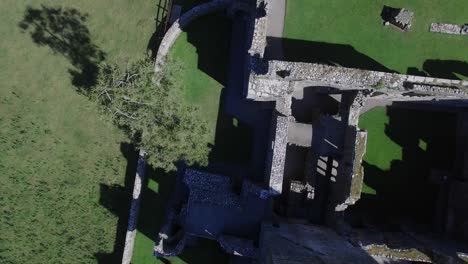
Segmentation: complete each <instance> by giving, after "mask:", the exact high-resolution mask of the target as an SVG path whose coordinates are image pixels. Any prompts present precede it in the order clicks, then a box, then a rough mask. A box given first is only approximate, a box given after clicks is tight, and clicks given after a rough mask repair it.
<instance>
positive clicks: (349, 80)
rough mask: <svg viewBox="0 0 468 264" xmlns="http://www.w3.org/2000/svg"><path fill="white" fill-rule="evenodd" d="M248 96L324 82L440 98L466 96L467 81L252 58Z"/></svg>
mask: <svg viewBox="0 0 468 264" xmlns="http://www.w3.org/2000/svg"><path fill="white" fill-rule="evenodd" d="M253 62H254V63H255V64H261V65H255V66H254V67H253V69H262V70H261V71H258V70H252V73H251V75H250V79H249V87H248V93H247V98H249V99H253V100H259V101H268V100H274V99H275V98H278V97H283V96H285V95H287V94H290V93H291V92H292V91H293V90H294V87H297V86H298V85H299V86H302V87H306V86H325V87H333V88H336V89H340V90H354V89H374V90H378V91H380V92H383V93H385V92H387V91H390V92H391V91H398V93H400V94H401V93H404V92H411V91H415V92H418V93H421V94H428V95H436V96H440V97H443V98H468V81H463V80H449V79H440V78H432V77H420V76H413V75H404V74H396V73H386V72H377V71H367V70H360V69H352V68H344V67H336V66H328V65H322V64H315V63H303V62H287V61H267V62H264V61H260V60H254V61H253Z"/></svg>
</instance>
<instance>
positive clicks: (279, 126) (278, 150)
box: [265, 114, 291, 195]
mask: <svg viewBox="0 0 468 264" xmlns="http://www.w3.org/2000/svg"><path fill="white" fill-rule="evenodd" d="M290 121H291V117H287V116H282V115H278V114H276V115H273V122H272V123H273V124H272V129H271V130H272V136H271V147H270V149H269V151H268V153H267V161H266V175H265V177H266V180H267V185H268V186H269V189H270V192H271V193H272V195H279V194H281V192H282V190H283V174H284V163H285V161H286V147H287V144H288V130H289V123H290Z"/></svg>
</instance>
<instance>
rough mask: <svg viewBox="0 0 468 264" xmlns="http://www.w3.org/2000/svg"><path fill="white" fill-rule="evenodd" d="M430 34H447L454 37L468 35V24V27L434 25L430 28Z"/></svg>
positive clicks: (443, 24)
mask: <svg viewBox="0 0 468 264" xmlns="http://www.w3.org/2000/svg"><path fill="white" fill-rule="evenodd" d="M429 31H430V32H435V33H445V34H452V35H468V24H467V25H454V24H445V23H432V24H431V27H430V28H429Z"/></svg>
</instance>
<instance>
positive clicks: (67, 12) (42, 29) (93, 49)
mask: <svg viewBox="0 0 468 264" xmlns="http://www.w3.org/2000/svg"><path fill="white" fill-rule="evenodd" d="M87 18H88V14H83V13H81V12H80V11H79V10H78V9H76V8H62V7H48V6H45V5H42V6H41V7H40V8H33V7H30V6H29V7H27V9H26V11H25V14H24V18H23V20H22V21H21V22H20V23H19V27H20V28H21V29H22V30H23V32H29V33H30V35H31V38H32V40H33V41H34V43H36V44H37V45H39V46H48V47H49V48H50V49H51V50H52V51H53V52H54V53H59V54H61V55H63V56H64V57H65V58H67V59H68V60H69V61H70V63H71V64H72V65H73V66H74V67H75V68H74V69H69V70H68V72H69V73H70V75H71V77H72V83H73V85H74V86H76V87H77V88H79V89H80V90H81V91H82V92H85V91H86V90H87V89H89V88H90V87H92V86H93V85H95V84H96V80H97V77H98V73H99V67H98V64H99V63H100V62H101V61H103V60H104V59H105V57H106V55H105V53H104V52H103V51H101V50H100V49H99V48H98V46H96V45H95V44H93V42H92V41H91V37H90V32H89V30H88V28H87V27H86V25H85V23H86V20H87Z"/></svg>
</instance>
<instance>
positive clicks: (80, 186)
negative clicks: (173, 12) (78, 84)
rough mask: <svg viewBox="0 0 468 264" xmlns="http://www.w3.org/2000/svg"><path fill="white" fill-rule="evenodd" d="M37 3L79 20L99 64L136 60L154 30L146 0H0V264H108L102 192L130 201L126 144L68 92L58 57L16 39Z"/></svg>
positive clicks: (110, 237)
mask: <svg viewBox="0 0 468 264" xmlns="http://www.w3.org/2000/svg"><path fill="white" fill-rule="evenodd" d="M41 5H43V6H44V7H47V8H49V7H62V8H64V9H68V8H75V9H77V10H78V11H79V12H80V13H81V14H88V17H87V18H86V21H85V22H84V26H85V28H87V29H88V30H89V34H90V41H91V43H92V44H93V45H95V46H96V49H99V50H101V51H102V52H104V53H105V54H106V61H109V62H118V63H125V62H126V61H128V60H133V59H136V58H139V57H142V56H143V55H144V54H145V52H146V45H147V43H148V40H149V38H150V37H151V35H152V33H153V31H154V29H155V22H154V17H155V14H154V12H155V5H156V3H155V1H150V0H143V1H131V0H112V1H110V0H96V1H85V0H73V1H71V0H62V1H57V0H30V1H23V0H4V1H1V2H0V10H1V11H0V14H1V17H2V23H1V25H0V35H1V36H2V37H1V40H0V172H1V173H0V193H1V195H0V234H1V235H0V263H96V262H102V263H117V262H118V260H115V259H112V260H109V259H106V255H107V254H110V253H112V252H113V250H114V241H115V237H116V228H117V221H118V217H117V215H116V214H117V213H118V212H119V210H118V209H116V208H113V207H112V206H113V205H115V204H114V203H115V202H117V201H115V200H112V199H110V198H109V197H114V196H112V193H109V192H113V193H114V194H115V192H117V194H116V195H117V196H121V197H123V198H124V199H130V196H128V194H129V192H128V190H126V189H125V188H124V187H123V184H124V178H125V174H126V167H127V159H126V157H125V155H127V154H128V153H129V152H131V151H130V150H129V147H128V145H126V144H125V142H127V141H128V139H127V138H126V137H125V136H124V134H123V133H122V132H121V131H119V130H118V129H116V128H115V127H114V125H112V124H111V123H110V122H109V121H107V120H102V119H100V117H99V113H98V110H97V106H96V105H95V104H94V103H92V102H90V101H88V99H87V98H86V97H84V96H82V95H80V94H79V93H77V92H76V91H75V87H74V86H73V85H72V76H71V75H70V74H69V72H68V71H69V69H75V70H76V67H75V66H74V65H73V64H72V63H71V61H70V60H69V59H68V57H67V56H64V54H63V53H60V52H57V53H54V52H52V49H51V48H50V46H48V45H45V46H39V45H37V44H35V42H34V41H33V39H32V38H31V35H30V34H29V33H28V32H25V33H22V32H21V29H20V27H19V26H18V23H20V21H21V20H22V19H23V18H24V14H25V11H26V9H27V7H33V8H37V9H42V7H41ZM69 44H70V45H74V44H72V43H69ZM130 160H131V159H130ZM130 173H132V174H133V172H130ZM123 211H124V212H123V213H124V214H125V215H126V214H128V212H127V208H124V210H123ZM124 224H126V223H124Z"/></svg>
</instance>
